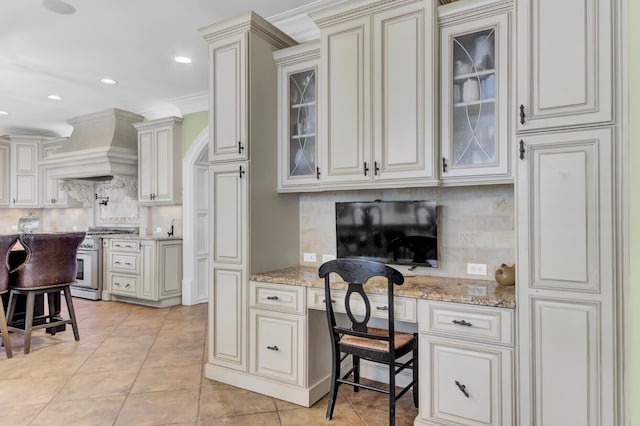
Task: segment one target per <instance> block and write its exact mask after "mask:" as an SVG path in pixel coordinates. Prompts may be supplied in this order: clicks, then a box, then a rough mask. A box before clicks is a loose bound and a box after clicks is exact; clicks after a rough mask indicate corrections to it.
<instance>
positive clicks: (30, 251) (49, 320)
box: [7, 232, 85, 354]
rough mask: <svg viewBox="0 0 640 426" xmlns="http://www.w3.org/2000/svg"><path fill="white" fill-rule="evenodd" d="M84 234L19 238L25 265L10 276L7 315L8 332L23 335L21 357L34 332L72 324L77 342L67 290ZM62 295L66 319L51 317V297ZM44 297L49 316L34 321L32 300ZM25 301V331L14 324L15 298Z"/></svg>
mask: <svg viewBox="0 0 640 426" xmlns="http://www.w3.org/2000/svg"><path fill="white" fill-rule="evenodd" d="M84 236H85V233H84V232H70V233H60V234H22V235H20V237H19V241H20V243H21V244H22V245H23V247H24V248H25V250H26V252H27V258H26V260H25V262H24V263H23V264H22V265H20V266H18V267H17V268H16V269H14V270H13V271H11V273H10V285H11V293H10V296H9V312H8V315H7V322H8V323H9V324H8V328H9V330H10V331H14V332H17V333H21V334H24V335H25V341H24V353H25V354H28V353H29V351H30V349H31V333H32V331H33V330H38V329H42V328H52V329H53V327H57V326H59V325H63V324H71V327H72V328H73V336H74V338H75V340H76V341H78V340H80V334H79V333H78V324H77V322H76V314H75V311H74V309H73V301H72V299H71V291H70V289H69V286H70V285H71V284H73V283H74V282H75V280H76V268H77V262H76V255H77V252H78V246H79V245H80V242H82V240H83V239H84ZM60 291H62V292H64V297H65V300H66V302H67V309H68V311H69V317H70V318H69V319H62V318H56V317H54V314H55V304H54V296H55V294H57V293H59V292H60ZM43 294H46V295H47V301H48V305H49V315H43V316H42V317H40V318H34V307H35V297H36V296H37V295H43ZM19 295H23V296H26V297H27V307H26V317H25V320H24V328H22V327H19V325H21V324H19V323H18V322H16V323H13V315H14V312H15V307H16V302H17V296H19ZM38 319H43V320H44V321H43V322H42V323H41V324H38V325H34V320H38Z"/></svg>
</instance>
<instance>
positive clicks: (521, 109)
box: [520, 104, 526, 124]
mask: <svg viewBox="0 0 640 426" xmlns="http://www.w3.org/2000/svg"><path fill="white" fill-rule="evenodd" d="M525 117H526V116H525V114H524V105H522V104H520V124H524V119H525Z"/></svg>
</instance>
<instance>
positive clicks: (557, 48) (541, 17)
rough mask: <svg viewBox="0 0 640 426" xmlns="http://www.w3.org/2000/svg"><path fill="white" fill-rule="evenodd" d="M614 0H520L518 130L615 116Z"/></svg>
mask: <svg viewBox="0 0 640 426" xmlns="http://www.w3.org/2000/svg"><path fill="white" fill-rule="evenodd" d="M612 3H613V1H612V0H563V1H560V2H559V1H556V0H518V1H517V6H516V10H517V19H518V22H517V31H518V35H517V39H518V60H517V62H518V63H517V72H518V78H517V82H518V83H517V84H518V94H517V98H518V99H517V104H518V108H519V109H522V115H523V116H522V119H519V120H518V130H521V131H523V130H535V129H541V128H549V127H560V126H562V127H564V126H576V125H584V124H592V123H603V122H610V121H611V120H612V109H613V105H612V103H613V75H612V70H613V65H612V64H613V63H614V60H613V55H614V49H613V47H612V46H613V44H612V28H613V25H612V20H613V17H612V10H613V4H612ZM513 113H514V114H517V115H519V114H520V111H514V112H513Z"/></svg>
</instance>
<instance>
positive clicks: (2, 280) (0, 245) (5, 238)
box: [0, 235, 18, 358]
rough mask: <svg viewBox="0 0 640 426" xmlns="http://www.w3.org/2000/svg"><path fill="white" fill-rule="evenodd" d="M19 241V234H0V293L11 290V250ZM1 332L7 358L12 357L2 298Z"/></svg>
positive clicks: (0, 307) (0, 311)
mask: <svg viewBox="0 0 640 426" xmlns="http://www.w3.org/2000/svg"><path fill="white" fill-rule="evenodd" d="M16 241H18V236H17V235H0V295H2V294H4V293H6V292H7V291H9V252H10V250H11V247H13V245H14V244H15V243H16ZM0 333H2V343H3V344H4V348H5V352H6V353H7V358H11V357H12V356H13V353H12V351H11V340H10V339H9V331H8V329H7V319H6V317H5V314H4V305H3V303H2V300H0Z"/></svg>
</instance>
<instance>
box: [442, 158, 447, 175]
mask: <svg viewBox="0 0 640 426" xmlns="http://www.w3.org/2000/svg"><path fill="white" fill-rule="evenodd" d="M442 173H447V159H446V158H444V157H442Z"/></svg>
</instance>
